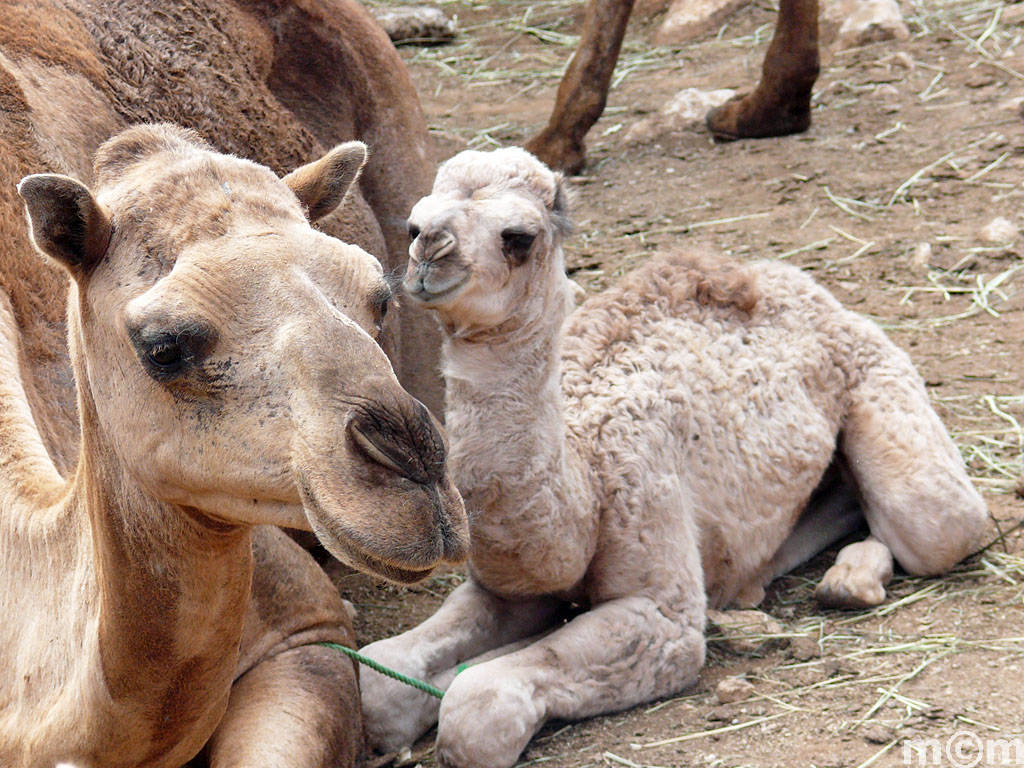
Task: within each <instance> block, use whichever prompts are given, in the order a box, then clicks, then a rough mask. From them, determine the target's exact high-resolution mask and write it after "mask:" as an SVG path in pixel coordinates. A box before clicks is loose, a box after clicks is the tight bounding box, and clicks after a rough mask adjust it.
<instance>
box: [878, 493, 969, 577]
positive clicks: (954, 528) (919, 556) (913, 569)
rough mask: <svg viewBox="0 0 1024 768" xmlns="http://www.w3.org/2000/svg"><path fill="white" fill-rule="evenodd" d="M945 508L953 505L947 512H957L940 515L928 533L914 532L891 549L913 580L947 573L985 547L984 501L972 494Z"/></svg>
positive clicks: (894, 543)
mask: <svg viewBox="0 0 1024 768" xmlns="http://www.w3.org/2000/svg"><path fill="white" fill-rule="evenodd" d="M957 502H959V503H957ZM946 504H948V505H950V506H948V507H947V509H953V510H954V511H953V512H947V513H946V514H941V515H938V514H937V515H936V516H935V517H936V519H934V520H933V521H932V524H931V525H930V526H929V528H928V531H927V533H922V532H921V531H920V530H918V531H914V532H912V534H911V535H907V536H905V537H900V540H899V541H896V542H893V544H892V545H891V546H890V549H892V553H893V555H894V556H895V557H896V560H897V561H898V562H899V564H900V566H902V567H903V569H904V570H905V571H906V572H907V573H910V574H912V575H914V576H937V575H939V574H942V573H945V572H946V571H948V570H950V569H951V568H952V567H953V566H954V565H956V564H957V563H959V562H960V561H961V560H963V559H964V558H965V557H967V556H968V555H970V554H971V553H972V552H974V551H975V550H977V549H978V548H979V547H980V546H981V545H982V544H983V543H984V538H985V535H986V532H987V531H988V529H989V517H988V512H987V510H986V508H985V503H984V502H983V501H982V500H981V497H980V496H978V495H977V494H972V495H971V496H970V497H968V498H964V499H957V500H948V499H947V500H946ZM953 504H956V506H955V507H954V506H952V505H953Z"/></svg>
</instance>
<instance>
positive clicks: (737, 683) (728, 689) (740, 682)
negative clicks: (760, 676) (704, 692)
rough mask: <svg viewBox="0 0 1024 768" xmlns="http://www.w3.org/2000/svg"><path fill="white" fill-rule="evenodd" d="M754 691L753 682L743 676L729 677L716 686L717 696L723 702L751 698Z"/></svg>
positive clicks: (728, 702) (727, 702)
mask: <svg viewBox="0 0 1024 768" xmlns="http://www.w3.org/2000/svg"><path fill="white" fill-rule="evenodd" d="M753 693H754V686H753V684H751V683H749V682H747V681H746V680H744V679H743V678H742V677H727V678H725V679H724V680H723V681H722V682H720V683H719V684H718V687H716V688H715V696H717V697H718V701H719V702H720V703H721V704H732V703H733V702H735V701H743V700H744V699H749V698H750V697H751V695H753Z"/></svg>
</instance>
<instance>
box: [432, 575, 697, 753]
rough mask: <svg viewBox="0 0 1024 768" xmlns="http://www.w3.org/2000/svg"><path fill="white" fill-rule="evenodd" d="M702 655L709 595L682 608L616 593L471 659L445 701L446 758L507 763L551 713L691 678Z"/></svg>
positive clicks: (637, 697) (662, 691) (670, 688)
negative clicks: (509, 649) (505, 649)
mask: <svg viewBox="0 0 1024 768" xmlns="http://www.w3.org/2000/svg"><path fill="white" fill-rule="evenodd" d="M703 663H704V603H703V595H702V594H701V595H700V596H699V598H696V599H695V600H694V604H693V605H689V606H686V608H684V609H683V610H678V609H676V610H671V609H669V608H667V607H666V606H664V605H659V604H658V603H657V602H655V601H654V600H652V599H650V598H648V597H640V596H637V597H625V598H621V599H617V600H611V601H609V602H606V603H602V604H601V605H599V606H597V607H595V608H594V609H592V610H590V611H588V612H586V613H584V614H581V615H579V616H577V617H576V618H575V619H573V620H572V621H570V622H569V623H568V624H566V625H564V626H562V627H560V628H559V629H557V630H555V631H554V632H552V633H551V634H549V635H547V636H545V637H543V638H542V639H540V640H538V641H537V642H535V643H534V644H532V645H530V646H528V647H527V648H524V649H522V650H520V651H516V652H515V653H511V654H509V655H507V656H502V657H500V658H497V659H494V660H492V661H488V662H485V663H483V664H479V665H476V666H472V667H470V668H468V669H467V670H465V671H464V672H462V673H461V674H459V676H458V677H456V678H455V680H454V681H453V682H452V684H451V686H450V687H449V688H448V691H447V693H446V694H445V697H444V700H443V701H442V702H441V713H440V721H439V725H438V735H437V758H438V763H439V765H441V766H445V768H506V767H507V766H511V765H513V764H514V763H515V762H516V759H517V758H518V757H519V755H520V753H522V751H523V749H524V748H525V747H526V745H527V743H528V742H529V741H530V739H531V737H532V736H533V735H534V734H535V733H536V732H537V730H538V729H539V728H540V727H541V726H542V725H543V724H544V723H545V722H546V721H547V720H550V719H552V718H561V719H566V720H577V719H580V718H583V717H589V716H592V715H597V714H600V713H602V712H612V711H615V710H620V709H624V708H626V707H631V706H634V705H636V704H639V703H641V702H644V701H650V700H651V699H654V698H658V697H660V696H667V695H669V694H671V693H674V692H676V691H679V690H682V689H683V688H685V687H687V686H689V685H692V684H693V683H694V682H695V681H696V679H697V675H698V673H699V671H700V668H701V666H702V665H703Z"/></svg>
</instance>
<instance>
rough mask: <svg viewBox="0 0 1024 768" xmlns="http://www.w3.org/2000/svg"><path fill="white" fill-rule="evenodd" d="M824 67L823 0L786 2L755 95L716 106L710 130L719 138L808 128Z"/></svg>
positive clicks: (782, 133)
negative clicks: (820, 22)
mask: <svg viewBox="0 0 1024 768" xmlns="http://www.w3.org/2000/svg"><path fill="white" fill-rule="evenodd" d="M818 66H819V65H818V0H781V3H780V5H779V18H778V20H777V21H776V23H775V36H774V37H773V38H772V42H771V45H770V46H768V53H767V55H765V58H764V66H763V67H762V70H761V82H760V83H758V86H757V88H756V89H755V90H754V92H753V93H750V94H747V95H746V96H741V97H737V98H735V99H733V100H731V101H729V102H728V103H726V104H724V105H723V106H721V107H718V108H716V109H713V110H711V111H710V112H709V113H708V117H707V126H708V129H709V130H710V131H711V133H712V135H714V137H715V139H717V140H718V141H734V140H736V139H760V138H764V137H766V136H785V135H787V134H790V133H801V132H802V131H806V130H807V129H808V128H809V127H810V125H811V89H812V88H813V87H814V81H815V80H816V79H817V78H818Z"/></svg>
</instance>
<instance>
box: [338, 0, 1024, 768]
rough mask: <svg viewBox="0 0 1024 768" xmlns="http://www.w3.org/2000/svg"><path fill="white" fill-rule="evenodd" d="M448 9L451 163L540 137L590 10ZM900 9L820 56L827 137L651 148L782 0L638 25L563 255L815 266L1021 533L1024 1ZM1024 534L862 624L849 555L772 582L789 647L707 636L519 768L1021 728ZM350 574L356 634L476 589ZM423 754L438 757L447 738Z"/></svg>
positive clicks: (442, 72) (441, 81)
mask: <svg viewBox="0 0 1024 768" xmlns="http://www.w3.org/2000/svg"><path fill="white" fill-rule="evenodd" d="M443 7H444V8H445V10H446V11H448V12H449V13H453V14H456V15H457V16H458V20H459V24H460V26H461V28H462V29H463V34H462V35H461V36H460V38H459V40H458V41H457V42H456V43H455V44H454V45H450V46H445V47H436V48H403V49H402V50H403V55H404V57H405V59H406V61H407V63H408V65H409V67H410V70H411V71H412V74H413V78H414V80H415V82H416V84H417V87H418V88H419V90H420V94H421V97H422V100H423V103H424V107H425V109H426V112H427V116H428V120H429V122H430V123H431V126H432V129H433V130H434V131H435V134H436V136H437V138H438V146H439V148H440V152H441V154H442V156H447V155H450V154H452V153H454V152H456V151H458V150H459V149H462V148H464V147H467V146H473V147H486V146H492V145H497V144H508V143H517V142H520V141H522V140H524V139H525V138H526V137H528V136H530V135H532V133H534V132H535V131H536V130H538V129H539V128H540V126H541V125H542V123H543V122H545V121H546V118H547V113H548V111H549V110H550V108H551V104H552V101H553V96H554V88H555V87H556V86H557V82H558V77H559V75H560V73H561V70H562V68H563V67H564V64H565V62H566V61H567V60H568V57H569V55H570V53H571V46H572V45H574V44H575V38H574V37H573V35H575V34H576V33H577V31H578V26H579V21H580V13H581V5H580V4H576V3H571V2H566V1H565V0H554V1H541V2H533V3H531V2H528V1H527V0H503V1H501V2H497V1H496V2H480V3H473V2H462V1H461V0H460V1H456V2H449V3H445V4H444V5H443ZM903 10H904V14H905V17H906V20H907V22H908V25H909V27H910V29H911V33H912V36H911V39H910V40H909V41H906V42H903V43H896V42H884V43H876V44H873V45H870V46H866V47H864V48H860V49H856V50H852V51H844V52H841V53H835V54H828V55H827V56H826V61H825V64H824V66H823V69H822V75H821V77H820V79H819V82H818V85H817V95H816V98H815V111H814V125H813V127H812V128H811V130H810V131H809V132H808V133H806V134H804V135H801V136H797V137H788V138H782V139H769V140H761V141H748V142H740V143H736V144H726V145H715V144H713V143H712V142H711V141H710V139H709V136H708V134H707V133H706V132H705V131H704V130H703V129H702V128H694V129H693V130H689V131H685V132H681V133H676V134H671V135H661V136H659V137H657V138H655V139H654V140H652V141H650V142H648V143H645V144H642V145H633V146H628V145H626V144H625V143H624V141H623V136H624V135H625V134H626V131H627V130H628V129H629V127H630V126H632V125H633V124H634V123H636V122H637V121H639V120H641V119H643V118H644V117H646V116H648V115H649V114H650V113H652V112H654V111H657V110H658V109H659V108H660V107H661V105H662V104H664V103H665V102H666V101H667V100H668V99H669V98H670V97H671V96H672V95H673V94H674V93H675V92H676V91H677V90H679V89H681V88H685V87H699V88H707V89H710V88H721V87H732V88H748V87H750V86H751V85H752V84H753V82H754V80H755V78H756V75H757V72H758V70H759V67H760V63H761V60H762V58H763V55H764V50H765V48H766V46H767V41H768V38H769V37H770V34H771V30H772V25H773V24H774V10H773V9H772V7H771V6H770V5H769V4H768V3H763V2H758V3H755V4H754V5H752V6H750V7H748V8H746V9H745V10H742V11H740V12H739V13H737V14H736V15H734V16H733V17H732V18H730V19H729V20H728V22H727V23H726V25H725V26H724V27H723V29H722V30H721V31H720V33H718V34H717V35H709V36H707V37H706V38H704V39H701V40H698V41H696V42H695V43H693V44H691V45H688V46H686V47H682V48H680V49H671V50H670V49H666V48H655V47H652V46H650V45H649V44H648V43H647V42H646V41H647V40H649V38H650V34H651V32H652V31H653V29H654V26H655V24H656V21H657V20H656V19H635V20H634V24H633V27H632V29H631V31H630V35H629V39H628V41H627V47H626V51H625V54H624V56H623V58H622V60H621V61H620V65H619V67H620V68H619V73H620V78H621V79H620V80H619V82H618V83H617V85H616V87H615V89H614V90H613V91H612V93H611V97H610V100H609V108H608V110H607V112H606V114H605V116H604V117H603V118H602V120H601V121H600V122H599V123H598V125H597V126H596V127H595V129H594V130H593V131H592V132H591V138H590V152H589V162H588V165H587V167H586V168H585V170H584V172H583V174H582V176H580V177H578V178H576V179H574V186H575V188H576V190H577V193H578V200H577V203H576V210H577V216H576V217H577V221H578V223H579V231H578V233H577V234H576V235H575V236H574V237H573V239H572V240H571V242H570V243H569V245H568V253H569V261H570V266H571V271H572V273H573V276H574V277H575V278H576V279H577V280H578V281H579V282H580V283H581V284H583V285H584V286H585V287H586V288H587V289H588V290H600V289H601V288H603V287H605V286H607V285H609V284H610V283H612V282H614V281H615V280H616V278H617V277H618V276H619V275H620V274H622V272H623V271H624V270H628V269H629V268H631V267H633V266H635V265H636V264H637V263H639V262H641V261H642V260H643V259H645V258H647V256H648V255H649V254H650V253H652V252H654V251H657V250H659V249H666V248H680V247H696V248H706V249H717V250H720V251H725V252H728V253H732V254H734V255H737V256H740V257H743V258H784V259H787V260H789V261H791V262H793V263H795V264H798V265H800V266H801V267H802V268H804V269H806V270H808V271H810V272H811V273H812V274H813V275H814V276H815V277H816V278H817V279H819V280H820V281H821V282H823V283H824V284H825V285H827V286H828V287H829V288H830V289H831V290H832V291H833V292H834V293H835V294H836V296H838V297H839V298H840V299H841V300H842V301H843V302H845V303H846V304H847V305H848V306H851V307H853V308H855V309H857V310H858V311H861V312H864V313H866V314H868V315H870V316H872V317H874V318H875V319H876V320H877V321H878V322H879V323H880V324H881V325H882V326H883V327H885V328H886V329H887V330H888V331H889V333H890V334H891V335H892V337H893V338H894V339H895V340H896V342H897V343H898V344H900V345H901V346H902V347H903V348H904V349H906V350H907V351H908V352H909V353H910V355H911V357H912V358H913V359H914V360H915V362H916V363H917V365H918V366H919V368H920V370H921V372H922V374H923V375H924V377H925V380H926V382H927V385H928V388H929V392H930V394H931V396H932V399H933V401H934V404H935V407H936V408H937V409H938V411H939V413H940V414H941V415H942V417H943V418H944V420H945V421H946V423H947V425H948V426H949V428H950V429H951V430H952V432H953V434H954V436H955V438H956V440H957V443H958V444H959V445H960V447H961V449H962V451H963V453H964V456H965V458H966V459H967V461H968V464H969V466H970V468H971V471H972V474H973V475H974V477H975V478H976V481H977V483H978V485H979V487H980V488H982V489H983V490H984V492H985V494H986V498H987V500H988V502H989V505H990V508H991V510H992V512H993V515H994V516H995V517H996V518H997V519H998V520H1000V521H1002V522H1001V525H1002V527H1003V529H1004V530H1005V529H1006V528H1008V527H1010V526H1012V525H1013V524H1014V522H1015V521H1018V520H1020V519H1024V501H1022V500H1021V499H1020V498H1018V497H1015V496H1014V494H1013V487H1014V484H1015V482H1017V478H1018V477H1019V476H1020V475H1021V473H1022V452H1024V432H1022V430H1021V424H1022V423H1024V386H1022V382H1024V362H1022V356H1024V260H1022V253H1024V239H1022V238H1021V237H1017V238H1015V239H1013V240H1012V241H1011V242H1008V243H992V242H988V241H986V240H985V239H984V238H983V237H982V235H981V230H982V228H983V227H984V226H985V225H986V224H987V223H988V222H990V221H991V220H992V219H993V218H995V217H997V216H1002V217H1005V218H1006V219H1008V220H1010V221H1011V222H1013V223H1015V224H1020V223H1024V222H1022V217H1021V215H1020V210H1019V209H1020V201H1021V199H1022V196H1024V187H1022V186H1021V182H1022V180H1024V173H1022V171H1024V142H1022V139H1024V121H1022V120H1021V117H1020V116H1019V114H1018V113H1017V110H1016V109H1015V108H1014V106H1013V104H1012V100H1013V99H1014V98H1017V97H1020V96H1022V95H1024V75H1022V74H1021V73H1022V72H1024V42H1022V41H1024V26H1021V24H1024V13H1021V11H1024V7H1022V6H1005V7H1004V6H1003V4H1002V3H999V2H982V3H967V2H957V1H955V0H946V1H945V2H942V0H939V1H938V2H931V3H928V4H925V3H920V4H918V3H908V2H905V3H904V7H903ZM997 12H998V16H997V15H996V14H997ZM993 20H995V23H994V24H993V23H992V22H993ZM979 39H981V44H980V45H979V44H977V42H976V41H977V40H979ZM923 243H927V244H928V246H929V247H930V256H927V258H925V255H924V254H923V250H924V249H923V248H922V247H921V244H923ZM1020 533H1021V532H1020V531H1019V530H1018V531H1016V532H1014V533H1013V534H1011V535H1010V536H1008V537H1007V539H1006V540H1005V542H1003V543H1001V544H999V545H998V546H995V547H993V548H991V549H990V550H988V551H987V552H986V553H984V554H982V555H979V556H976V557H974V558H972V559H971V560H969V561H968V562H966V563H965V564H963V565H962V566H961V567H960V568H958V569H957V571H956V572H955V573H954V574H952V575H950V576H948V577H947V578H944V579H941V580H938V579H935V580H926V579H914V578H908V577H906V576H898V577H897V579H896V580H895V581H894V583H893V585H892V588H891V591H890V599H889V601H888V602H887V603H886V605H885V606H883V607H882V608H880V609H878V610H875V611H870V612H861V613H857V612H849V613H843V612H836V611H822V610H821V609H819V608H818V607H817V606H816V605H815V603H814V602H813V600H812V599H811V598H810V593H811V590H812V589H813V585H814V583H815V582H816V580H817V579H818V578H819V577H820V576H821V574H822V573H823V571H824V570H825V568H826V567H827V566H828V564H830V562H831V560H832V558H833V557H834V554H835V553H834V552H832V553H825V554H823V555H822V556H820V557H818V558H817V559H816V560H815V561H814V562H812V563H811V564H809V565H808V566H807V567H805V568H803V569H801V570H800V571H799V572H798V573H796V574H793V575H791V576H788V577H786V578H783V579H781V580H779V581H778V582H777V583H776V584H775V585H774V587H773V589H772V590H771V591H770V593H769V595H768V598H767V599H766V601H765V603H764V605H763V608H764V610H765V611H766V612H767V613H769V614H770V615H771V616H773V617H774V618H775V619H777V620H778V621H779V622H780V623H781V625H782V630H783V631H782V633H781V634H782V635H783V636H782V637H777V638H774V639H766V638H754V641H755V642H754V643H753V646H754V647H753V648H752V649H750V650H737V649H736V648H735V647H734V645H733V644H731V643H728V642H723V641H722V640H720V639H715V638H712V639H711V641H710V646H709V647H710V650H709V660H708V663H707V665H706V667H705V669H704V671H703V673H702V674H701V678H700V682H699V684H698V686H697V687H696V689H695V690H692V691H688V692H686V693H685V695H683V696H681V697H679V698H675V699H672V700H669V701H662V702H655V703H652V704H651V705H649V706H646V707H640V708H637V709H634V710H630V711H627V712H623V713H619V714H613V715H608V716H605V717H599V718H595V719H592V720H589V721H586V722H584V723H574V724H566V723H557V724H553V725H551V726H549V727H547V728H546V729H545V730H544V731H543V732H542V733H541V734H540V735H539V736H538V737H537V738H536V739H535V740H534V741H533V743H532V744H531V745H530V747H529V748H528V749H527V751H526V752H525V753H524V755H523V757H522V763H521V765H532V764H538V765H540V764H543V765H545V766H549V767H550V768H556V767H562V766H597V765H610V766H617V765H624V766H634V765H637V766H640V765H643V766H741V765H743V766H765V767H766V766H787V767H788V766H812V765H813V766H836V767H838V766H866V765H869V764H871V765H877V766H891V765H904V764H907V763H906V762H905V758H909V759H910V760H911V761H912V762H911V763H910V764H913V765H918V764H925V763H921V762H917V761H918V760H919V757H918V756H917V754H916V753H915V752H913V751H912V749H911V746H909V745H911V744H912V742H913V740H915V739H923V738H935V739H939V740H940V742H941V744H942V746H943V748H944V747H945V746H946V743H947V740H949V739H950V738H951V737H954V734H956V733H958V732H963V731H968V732H971V733H973V734H976V735H977V736H978V737H979V738H981V739H987V738H1000V737H1002V738H1006V737H1007V735H1009V734H1024V694H1022V686H1021V680H1022V679H1024V540H1022V537H1021V535H1020ZM336 577H337V579H338V581H339V585H340V586H341V588H342V589H343V590H344V591H345V592H347V593H348V594H349V596H350V597H351V598H352V599H353V600H354V602H355V603H356V606H357V608H358V609H359V611H360V617H359V626H358V630H359V633H360V636H361V638H360V639H361V641H362V642H368V641H370V640H372V639H376V638H378V637H382V636H385V635H387V634H393V633H396V632H399V631H401V630H403V629H406V628H408V627H410V626H412V625H413V624H415V623H417V622H418V621H420V620H422V619H423V618H424V617H425V616H426V615H428V614H429V613H430V612H431V611H432V610H433V608H434V607H436V605H437V603H438V601H439V600H440V599H441V598H442V597H443V595H444V594H445V593H446V592H447V591H449V590H450V589H451V588H452V587H453V586H454V585H455V584H457V583H458V582H459V581H460V580H461V578H462V577H461V575H460V574H459V573H448V574H442V575H441V576H438V577H436V578H434V579H432V580H430V581H428V582H427V583H425V584H423V585H421V586H418V587H415V588H412V589H396V588H394V587H390V586H385V585H381V584H377V583H373V582H371V581H370V580H369V579H367V578H366V577H363V576H356V575H348V574H343V573H341V572H340V571H338V572H337V573H336ZM762 640H763V642H762ZM364 674H373V673H372V672H364ZM729 676H743V677H744V678H745V679H746V680H748V681H749V682H751V683H752V684H753V693H752V695H751V696H750V697H749V698H748V699H746V700H744V701H741V702H736V703H732V704H721V703H719V700H718V698H717V697H716V694H715V689H716V686H717V684H718V683H719V681H721V680H722V679H723V678H725V677H729ZM727 728H733V730H726V729H727ZM960 738H961V744H962V745H963V746H962V747H961V751H960V752H959V753H957V752H956V751H955V750H954V751H953V752H951V753H950V754H952V755H953V760H951V759H950V758H949V756H948V755H943V756H942V758H941V762H938V763H936V762H932V763H928V764H931V765H940V764H941V765H950V766H951V765H958V764H959V765H987V764H990V763H988V762H987V761H986V759H984V757H985V756H984V755H980V754H977V753H976V752H975V751H972V750H974V749H975V746H976V744H975V742H973V741H971V740H970V739H968V740H967V741H963V738H966V737H960ZM673 739H675V741H671V740H673ZM664 740H669V742H670V743H666V744H664V745H662V746H652V745H653V744H655V743H657V742H660V741H664ZM954 746H955V744H954ZM908 749H910V750H911V751H909V752H907V751H905V750H908ZM958 754H959V755H960V757H961V759H960V760H959V762H955V760H956V759H957V755H958ZM928 757H931V756H928ZM976 757H979V758H982V759H981V760H980V761H979V762H971V761H972V760H974V759H975V758H976ZM1012 757H1013V756H1012V755H1011V758H1012ZM1017 757H1018V759H1019V761H1020V762H1019V763H1007V764H1021V765H1024V748H1022V750H1021V753H1020V755H1019V756H1017ZM406 762H408V763H409V764H415V763H417V762H419V763H421V764H422V765H424V766H431V765H433V764H434V763H433V759H432V755H431V752H430V740H429V739H427V740H424V741H423V742H422V743H421V744H420V745H418V748H417V750H416V751H415V752H414V754H413V756H412V757H411V759H409V760H407V761H406Z"/></svg>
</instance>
